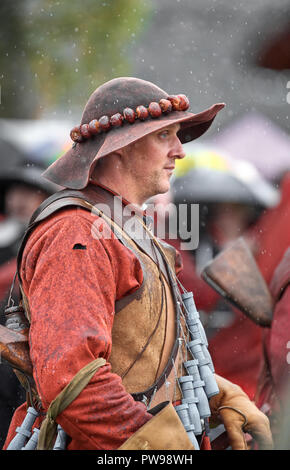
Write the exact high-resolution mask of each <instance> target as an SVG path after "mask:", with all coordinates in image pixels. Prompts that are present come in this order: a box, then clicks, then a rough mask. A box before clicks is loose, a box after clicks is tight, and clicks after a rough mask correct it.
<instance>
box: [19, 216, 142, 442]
mask: <svg viewBox="0 0 290 470" xmlns="http://www.w3.org/2000/svg"><path fill="white" fill-rule="evenodd" d="M83 212H84V211H80V210H76V209H73V210H72V209H71V210H66V211H65V212H63V213H62V215H61V216H58V217H56V218H52V219H51V218H50V219H49V221H46V222H45V223H42V224H41V225H40V226H39V227H37V229H36V230H34V232H33V234H32V236H31V237H30V239H29V241H28V243H27V245H26V248H25V251H24V254H23V262H22V271H21V276H22V280H23V287H24V291H25V293H26V295H27V297H28V300H29V306H30V314H31V327H30V350H31V359H32V362H33V367H34V378H35V381H36V384H37V388H38V392H39V394H40V397H41V400H42V403H43V406H44V408H45V409H46V408H47V407H48V405H49V403H50V402H51V401H52V400H53V399H54V398H55V397H56V396H57V395H58V394H59V393H60V391H61V390H62V389H63V388H64V387H65V386H66V385H67V384H68V383H69V382H70V380H71V379H72V378H73V377H74V376H75V374H76V373H77V372H78V371H79V370H80V369H81V368H82V367H83V366H84V365H86V364H88V363H89V362H91V361H92V360H94V359H95V358H97V357H103V358H105V359H106V360H107V364H106V365H105V366H103V367H101V368H100V369H99V370H98V371H97V372H96V374H95V375H94V376H93V378H92V379H91V381H90V382H89V384H88V386H87V387H86V388H85V389H84V390H83V391H82V392H81V393H80V395H79V396H78V397H77V398H76V399H75V400H74V401H73V403H71V404H70V405H69V407H68V408H67V409H66V410H64V411H63V412H62V413H61V415H59V417H58V418H57V422H58V423H59V424H60V425H61V426H62V427H63V428H64V430H65V431H66V432H67V433H68V434H69V435H70V437H71V438H72V441H71V444H70V447H69V448H70V449H106V450H110V449H117V448H118V447H119V446H120V445H121V444H122V443H123V442H124V441H125V440H126V439H128V438H129V437H130V436H131V435H132V434H133V433H134V432H136V430H137V429H138V428H139V427H141V426H142V425H143V424H144V423H145V422H147V421H148V420H149V419H150V417H151V415H150V414H149V413H147V411H146V408H145V406H144V405H143V403H137V402H135V401H134V400H133V398H132V397H131V395H130V394H128V393H127V392H126V391H125V389H124V387H123V384H122V381H121V379H120V377H119V376H118V375H116V374H114V373H112V372H111V367H110V362H109V359H110V353H111V347H112V343H111V331H112V325H113V320H114V305H115V300H116V299H118V298H121V297H122V296H124V295H126V294H127V293H130V292H132V291H134V290H135V289H137V288H138V287H139V286H140V284H141V282H142V271H141V267H140V264H139V262H138V260H137V258H136V257H135V256H134V255H133V253H131V252H130V251H129V250H128V249H127V248H125V247H124V246H123V245H121V243H120V242H119V241H118V240H116V239H115V238H114V237H113V238H112V239H110V240H109V239H97V238H96V237H94V236H93V235H92V229H91V228H92V227H91V225H92V224H91V221H89V219H88V216H86V215H83Z"/></svg>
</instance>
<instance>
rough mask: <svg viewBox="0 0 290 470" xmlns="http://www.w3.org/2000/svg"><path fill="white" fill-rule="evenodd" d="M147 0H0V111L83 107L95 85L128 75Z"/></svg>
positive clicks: (19, 113)
mask: <svg viewBox="0 0 290 470" xmlns="http://www.w3.org/2000/svg"><path fill="white" fill-rule="evenodd" d="M149 17H150V1H148V0H143V1H141V0H106V1H102V0H82V1H80V0H78V1H76V0H71V1H70V0H58V1H57V0H13V1H11V0H1V3H0V84H1V106H0V116H1V117H21V118H24V117H32V118H37V117H40V116H41V115H43V113H45V112H47V110H53V109H57V110H58V111H56V112H58V113H61V110H63V112H64V114H65V113H66V111H65V110H67V109H69V112H70V113H72V112H73V111H74V108H75V109H77V108H78V107H79V106H83V105H84V103H85V101H86V99H87V98H88V96H89V94H90V93H91V92H92V91H93V90H94V89H95V88H96V87H97V86H98V85H99V84H101V83H103V82H104V81H106V80H109V79H111V78H114V77H116V76H122V75H123V76H124V75H125V76H126V75H130V63H129V61H128V48H130V47H131V46H132V45H134V43H135V41H136V39H137V37H138V36H140V34H141V33H142V31H143V30H144V28H146V23H147V21H148V18H149Z"/></svg>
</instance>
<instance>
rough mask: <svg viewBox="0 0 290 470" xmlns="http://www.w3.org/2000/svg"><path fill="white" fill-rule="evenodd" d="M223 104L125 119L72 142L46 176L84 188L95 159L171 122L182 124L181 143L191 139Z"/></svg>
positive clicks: (208, 124)
mask: <svg viewBox="0 0 290 470" xmlns="http://www.w3.org/2000/svg"><path fill="white" fill-rule="evenodd" d="M224 106H225V105H224V103H218V104H214V105H213V106H211V107H210V108H208V109H206V110H205V111H202V112H200V113H197V114H193V113H190V112H187V111H182V112H181V111H174V112H172V113H170V114H164V115H163V116H162V117H160V118H157V119H153V118H151V119H148V120H146V121H135V123H134V124H129V123H125V124H124V125H123V126H122V127H119V128H116V129H112V130H110V131H109V132H107V133H103V134H99V135H97V136H96V137H93V138H90V139H88V140H86V141H84V142H82V143H76V144H73V146H72V148H71V149H70V150H68V151H67V152H66V153H65V154H64V155H63V156H62V157H61V158H59V159H58V160H56V161H55V162H54V163H53V164H52V165H50V167H49V168H48V169H47V170H46V171H45V172H44V173H43V176H44V177H45V178H46V179H48V180H50V181H53V182H54V183H56V184H60V185H62V186H64V187H67V188H71V189H82V188H85V187H86V186H87V184H88V181H89V178H90V175H91V173H92V171H93V169H94V166H95V163H96V161H97V160H99V159H100V158H102V157H105V156H106V155H108V154H110V153H112V152H116V151H117V150H120V149H121V148H123V147H126V146H127V145H129V144H132V143H134V142H136V141H137V140H139V139H141V138H142V137H145V136H146V135H149V134H151V133H152V132H156V131H158V130H159V129H164V128H165V127H167V126H169V125H172V124H178V123H179V124H180V130H179V131H178V134H177V135H178V137H179V139H180V141H181V143H183V144H184V143H187V142H190V141H192V140H194V139H197V138H198V137H200V136H201V135H202V134H204V133H205V132H206V131H207V130H208V128H209V127H210V125H211V124H212V122H213V120H214V118H215V116H216V115H217V113H218V112H219V111H220V110H221V109H222V108H223V107H224Z"/></svg>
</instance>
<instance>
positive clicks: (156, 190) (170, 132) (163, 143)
mask: <svg viewBox="0 0 290 470" xmlns="http://www.w3.org/2000/svg"><path fill="white" fill-rule="evenodd" d="M179 128H180V125H179V124H173V125H171V126H168V127H166V128H164V129H162V130H159V131H157V132H154V133H152V134H150V135H148V136H145V137H143V138H142V139H140V140H139V141H137V142H136V143H135V144H132V145H130V146H128V147H126V152H125V153H126V156H127V159H126V160H127V162H126V163H127V165H128V171H130V172H131V174H132V176H133V177H134V178H135V180H136V182H137V184H138V188H139V190H140V194H142V197H143V200H144V201H146V200H147V199H148V198H149V197H151V196H154V195H155V194H161V193H166V192H167V191H168V190H169V187H170V185H169V179H170V177H171V175H172V173H173V171H174V168H175V160H176V159H177V158H178V159H180V158H183V157H184V156H185V152H184V150H183V147H182V144H181V142H180V140H179V138H178V137H177V132H178V131H179Z"/></svg>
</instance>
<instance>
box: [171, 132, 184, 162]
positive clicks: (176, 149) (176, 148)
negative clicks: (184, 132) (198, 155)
mask: <svg viewBox="0 0 290 470" xmlns="http://www.w3.org/2000/svg"><path fill="white" fill-rule="evenodd" d="M185 155H186V153H185V151H184V148H183V146H182V143H181V142H180V140H179V138H178V137H177V136H176V137H175V140H174V145H173V146H172V149H171V151H170V153H169V156H170V157H171V158H174V159H175V160H177V159H179V160H181V159H182V158H184V157H185Z"/></svg>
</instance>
